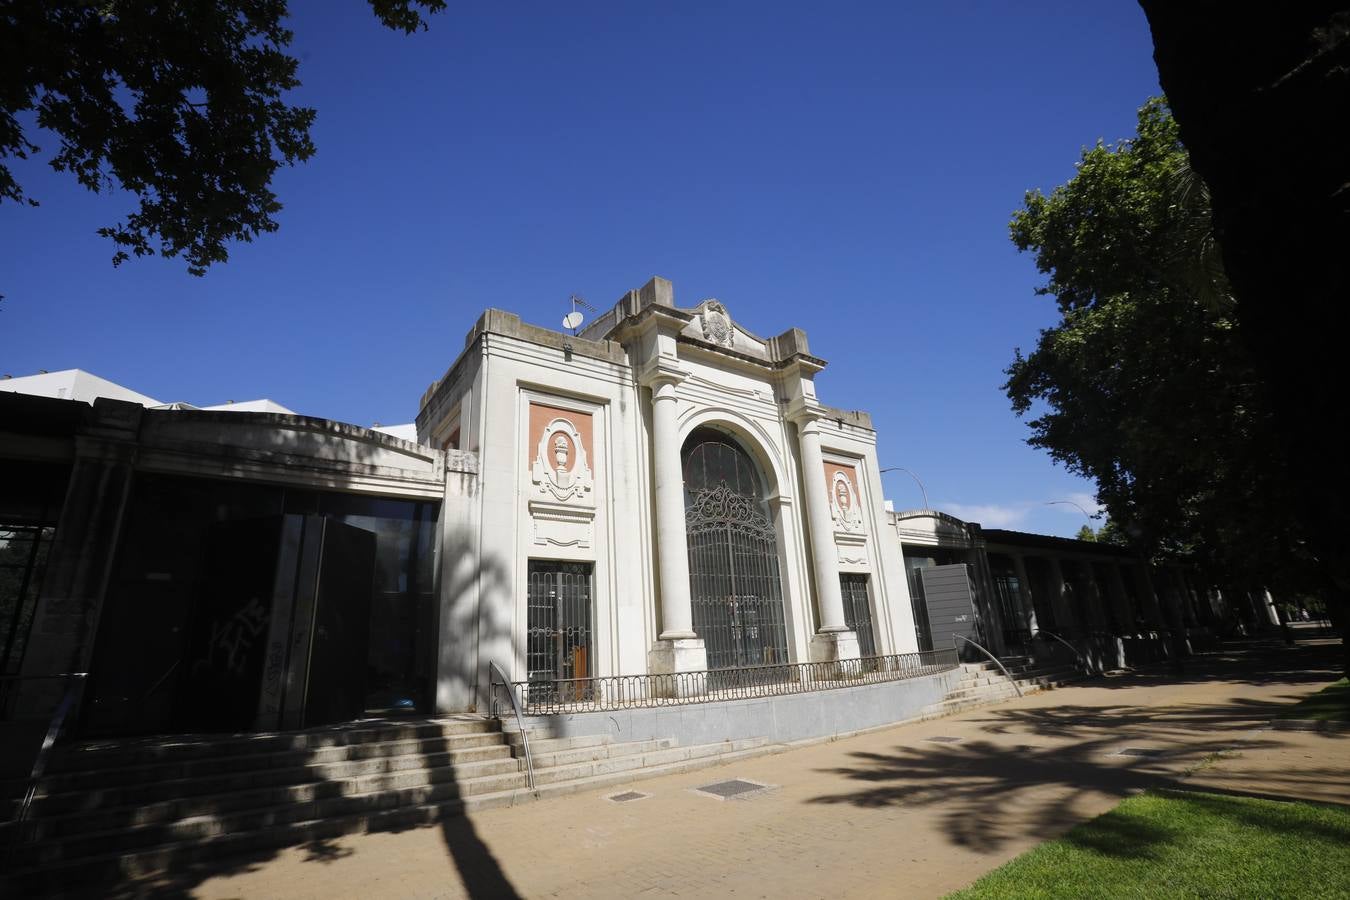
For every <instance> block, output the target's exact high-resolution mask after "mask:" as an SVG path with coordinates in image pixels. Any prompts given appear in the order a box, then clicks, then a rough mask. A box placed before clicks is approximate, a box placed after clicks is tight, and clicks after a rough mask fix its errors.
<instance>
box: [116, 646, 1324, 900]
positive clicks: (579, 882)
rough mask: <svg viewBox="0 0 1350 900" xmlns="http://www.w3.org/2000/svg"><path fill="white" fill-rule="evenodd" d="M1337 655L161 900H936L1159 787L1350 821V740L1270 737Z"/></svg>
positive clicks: (351, 844)
mask: <svg viewBox="0 0 1350 900" xmlns="http://www.w3.org/2000/svg"><path fill="white" fill-rule="evenodd" d="M1332 650H1333V648H1332V647H1330V646H1329V645H1328V644H1327V643H1326V642H1322V643H1321V644H1311V645H1303V646H1300V647H1299V648H1298V649H1296V650H1286V649H1284V648H1282V647H1278V646H1274V645H1272V646H1267V647H1264V648H1249V649H1245V650H1243V651H1241V652H1233V653H1230V654H1227V655H1223V656H1217V657H1208V658H1205V659H1204V660H1203V661H1194V660H1193V661H1192V662H1191V665H1190V667H1189V670H1188V673H1187V677H1183V678H1176V677H1173V676H1172V675H1171V673H1168V672H1162V671H1160V672H1156V673H1152V674H1147V675H1132V676H1128V677H1122V678H1118V679H1108V680H1098V681H1095V682H1092V683H1089V684H1086V685H1084V686H1075V687H1069V688H1062V689H1060V690H1056V691H1051V692H1048V693H1045V694H1039V695H1035V696H1032V697H1027V698H1023V699H1021V700H1015V701H1012V702H1008V703H1004V704H1000V705H999V706H995V707H986V708H984V709H980V710H975V711H973V712H970V713H966V714H963V715H959V716H955V717H952V718H947V719H939V720H936V721H932V722H925V723H922V724H916V725H903V726H898V727H895V728H891V729H887V730H885V731H880V732H875V733H872V734H868V735H861V736H858V737H854V738H849V739H846V740H841V741H837V742H833V743H828V744H821V745H816V746H813V747H807V748H802V749H798V750H793V751H791V752H787V753H782V754H778V755H773V756H765V757H760V758H757V759H753V760H749V761H745V762H740V763H735V764H732V765H728V766H724V767H720V768H713V769H704V770H702V771H699V772H693V773H689V774H685V775H678V776H670V777H665V778H659V779H653V780H650V781H638V782H635V783H633V785H632V786H631V788H632V789H633V790H636V791H640V792H643V793H646V794H650V797H648V798H646V799H642V800H636V801H631V802H627V803H614V802H611V801H608V800H606V799H604V797H605V796H606V795H612V794H614V793H617V792H619V791H622V790H624V788H610V789H607V790H605V791H603V792H594V793H588V794H578V795H575V796H572V797H567V798H562V799H558V800H551V801H545V802H542V803H534V804H528V805H525V806H522V807H518V808H516V809H497V810H491V811H488V812H484V813H480V814H477V815H474V816H472V817H471V818H464V819H458V820H453V821H450V822H448V823H446V824H444V825H443V826H442V827H436V828H420V829H414V830H410V831H406V832H402V833H389V834H369V835H359V836H352V837H348V838H342V839H338V840H334V841H331V842H323V843H321V844H317V845H310V846H306V847H300V848H293V849H289V850H285V851H281V852H278V853H275V854H269V855H268V856H267V857H266V858H264V859H261V860H256V859H255V860H252V861H249V862H247V863H244V862H240V863H239V864H238V867H237V868H234V869H230V868H229V867H228V866H222V867H221V868H220V871H219V874H216V875H213V876H211V877H208V878H206V879H205V880H202V881H200V882H198V881H197V880H196V879H195V878H187V877H185V879H184V880H181V881H179V882H178V883H176V884H172V885H165V886H164V890H163V893H164V894H165V895H170V894H172V895H177V896H194V897H210V898H224V897H322V898H326V900H329V898H337V897H400V898H402V897H461V896H466V895H471V896H480V897H488V896H522V897H532V898H533V897H622V898H646V897H670V896H678V897H727V896H733V897H773V898H783V897H898V896H904V897H935V896H941V895H942V894H944V893H946V892H948V891H950V890H953V889H955V888H958V887H961V886H964V885H966V884H969V883H970V882H971V881H973V880H974V879H975V878H977V877H979V876H980V875H982V874H984V873H985V872H987V871H989V870H990V869H993V868H995V867H997V866H998V865H1000V864H1002V863H1003V862H1005V861H1007V860H1009V859H1011V858H1012V857H1014V856H1016V855H1018V854H1020V853H1022V852H1024V851H1025V850H1027V849H1029V848H1031V847H1032V846H1034V845H1035V844H1037V843H1039V842H1041V841H1043V840H1045V839H1047V838H1051V837H1054V836H1056V835H1057V834H1059V833H1061V832H1063V831H1065V830H1067V829H1068V828H1070V827H1071V826H1073V825H1075V824H1077V823H1079V822H1082V821H1084V820H1086V819H1089V818H1091V817H1093V816H1096V815H1098V814H1099V813H1102V812H1105V811H1106V810H1108V809H1110V808H1111V807H1113V806H1114V805H1115V804H1116V803H1117V802H1119V800H1120V799H1121V798H1122V797H1123V796H1125V795H1127V794H1129V793H1131V792H1133V791H1137V790H1140V789H1143V788H1146V787H1153V786H1178V785H1180V786H1186V787H1193V788H1202V789H1207V790H1220V791H1237V792H1242V793H1247V794H1256V795H1261V796H1271V797H1300V798H1306V799H1313V800H1319V801H1328V802H1336V803H1344V804H1350V753H1348V752H1347V750H1350V735H1347V734H1340V735H1325V734H1310V733H1297V732H1276V731H1271V730H1268V729H1266V728H1265V727H1264V726H1265V722H1266V721H1267V720H1268V719H1269V718H1270V717H1271V715H1272V714H1273V713H1274V712H1276V711H1277V710H1278V708H1279V707H1281V706H1283V705H1285V704H1288V703H1289V702H1291V701H1293V700H1296V699H1299V698H1301V697H1303V696H1306V695H1307V694H1309V693H1311V692H1312V691H1314V690H1317V689H1319V688H1320V687H1321V686H1322V685H1324V684H1325V683H1327V682H1329V681H1331V680H1333V679H1334V678H1335V674H1334V672H1333V666H1334V655H1333V652H1332ZM946 738H957V739H959V741H956V742H941V741H938V740H937V739H946ZM1122 751H1126V752H1124V753H1122ZM729 778H741V779H747V780H751V781H755V782H760V783H763V784H766V785H772V787H770V788H769V789H768V790H765V791H763V792H760V793H757V794H754V795H750V796H747V797H744V798H742V799H730V800H719V799H716V798H713V797H709V796H706V795H703V794H698V793H695V792H694V791H693V790H692V789H693V788H696V787H698V786H699V785H706V784H709V783H712V782H717V781H722V780H726V779H729ZM185 876H186V873H185ZM142 889H144V886H142Z"/></svg>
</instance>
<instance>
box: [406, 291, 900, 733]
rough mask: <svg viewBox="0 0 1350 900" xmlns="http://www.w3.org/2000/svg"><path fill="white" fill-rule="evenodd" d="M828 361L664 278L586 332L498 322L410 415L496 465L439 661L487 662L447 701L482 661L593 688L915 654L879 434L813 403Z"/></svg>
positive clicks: (453, 528) (861, 419)
mask: <svg viewBox="0 0 1350 900" xmlns="http://www.w3.org/2000/svg"><path fill="white" fill-rule="evenodd" d="M824 367H825V361H824V360H822V359H819V358H818V357H815V356H812V355H811V354H810V352H809V349H808V347H807V343H806V335H805V333H803V332H802V331H800V330H798V329H792V330H789V331H785V332H784V333H782V334H780V335H778V336H777V337H774V338H768V339H765V338H761V337H758V336H757V335H755V334H754V333H752V332H750V331H748V330H747V329H746V328H744V327H743V326H742V325H740V324H739V323H737V322H735V321H734V320H733V319H732V317H731V316H730V314H729V313H728V311H727V309H726V308H725V307H724V306H723V305H722V304H720V303H718V302H717V301H715V300H707V301H704V302H703V303H701V304H699V305H698V306H696V307H694V308H692V309H684V308H680V307H678V306H676V305H675V301H674V295H673V289H672V287H671V284H670V282H668V281H666V280H664V279H661V278H654V279H652V280H651V281H650V282H648V283H647V284H646V285H645V286H644V287H642V288H641V289H640V290H636V291H631V292H629V293H628V294H627V295H625V296H624V297H623V298H622V299H620V301H619V302H618V303H617V304H616V305H615V306H614V308H613V309H611V310H610V311H608V312H606V313H604V314H603V315H601V316H600V317H598V318H597V319H596V321H594V322H593V323H592V324H591V325H590V326H589V327H588V328H586V329H585V330H584V331H582V332H581V333H580V334H579V335H576V336H571V335H567V334H562V333H559V332H554V331H550V330H547V329H543V328H538V327H535V326H531V325H526V324H523V323H521V321H520V319H519V318H518V317H516V316H514V315H512V314H510V313H507V312H502V311H498V310H489V311H487V312H486V313H484V314H483V316H482V317H481V318H480V319H479V321H478V323H477V324H476V325H475V326H474V328H473V329H472V330H471V331H470V332H469V335H468V337H467V339H466V341H465V348H464V351H463V352H462V353H461V355H460V357H459V358H458V359H457V360H456V361H455V362H454V364H453V365H452V366H451V367H450V369H449V370H448V371H447V372H446V374H445V376H444V377H442V378H441V379H440V380H439V381H437V382H436V383H435V384H433V385H432V386H431V387H430V388H429V389H428V390H427V392H426V394H425V395H424V396H423V398H422V407H421V411H420V412H419V414H418V417H417V429H418V436H419V439H420V441H421V442H422V443H424V444H430V445H431V446H433V447H437V448H441V449H460V450H464V451H467V452H469V453H471V454H473V455H475V456H477V457H478V459H479V461H480V463H479V472H478V478H477V485H476V490H475V491H474V492H473V495H472V496H471V497H469V498H467V504H466V505H467V507H468V508H467V509H465V510H464V512H463V513H462V514H461V519H460V521H459V522H457V523H456V524H454V525H451V523H450V522H449V519H448V518H447V521H446V531H445V537H444V543H443V547H444V552H445V554H446V557H445V563H444V565H448V566H454V565H456V564H458V565H461V566H464V567H466V571H467V572H469V573H471V574H467V575H465V576H463V579H464V582H465V587H466V590H463V591H456V592H454V593H455V597H454V598H453V599H452V601H451V602H452V603H455V604H457V605H460V606H462V607H463V608H464V610H465V611H467V610H469V609H472V610H476V615H477V618H478V622H479V626H478V629H477V631H476V633H465V632H459V633H456V634H454V635H453V636H450V635H447V636H446V638H447V639H449V640H451V641H453V642H455V643H456V644H457V645H456V646H447V647H446V648H445V649H446V651H448V657H447V658H449V659H455V660H459V661H460V663H459V664H460V665H463V664H464V662H466V661H467V660H470V659H476V660H477V665H476V671H475V672H472V673H471V672H469V671H463V672H462V673H460V674H459V675H458V677H455V678H445V677H443V678H442V681H441V688H442V692H443V693H442V695H441V698H440V703H441V705H443V706H446V707H460V706H464V705H466V704H468V703H470V702H472V701H471V698H470V692H471V691H472V690H474V689H475V688H476V689H477V690H479V691H480V692H481V687H482V685H483V683H484V681H485V676H484V674H483V668H484V667H485V666H486V665H487V663H488V661H490V660H509V661H510V662H511V664H512V665H513V667H514V671H515V673H516V674H517V675H518V676H519V677H521V678H526V677H531V678H533V677H546V676H549V675H550V674H551V676H552V677H555V678H580V677H586V676H597V675H598V676H605V675H619V674H634V673H644V672H678V671H699V670H703V669H706V668H709V667H711V668H714V669H716V668H722V667H728V666H746V665H762V664H775V663H786V662H804V661H807V660H817V661H819V660H834V659H847V658H856V657H857V656H859V654H860V644H861V647H862V650H865V651H866V655H869V656H870V655H877V654H890V653H901V652H908V651H912V650H914V649H916V648H915V639H914V627H913V620H912V614H911V610H910V601H909V594H908V589H907V587H906V582H905V578H904V571H903V567H902V565H901V558H900V548H899V545H898V544H897V543H895V542H894V541H890V540H886V539H885V536H886V535H887V528H886V523H885V518H884V516H885V512H884V505H883V500H882V496H881V481H880V476H879V474H878V469H879V467H878V465H877V455H876V432H875V431H873V429H872V427H871V421H870V419H869V418H868V417H867V415H866V414H864V413H858V412H846V411H843V410H839V409H835V408H833V407H829V406H826V405H824V404H822V403H821V402H820V401H819V400H818V399H817V397H816V389H815V376H816V375H817V373H819V372H820V371H821V370H822V369H824ZM728 476H729V477H728ZM451 502H455V501H448V503H451ZM470 547H477V548H479V549H478V551H477V553H478V556H477V558H474V552H473V551H472V550H470V549H469V548H470ZM452 560H458V561H459V562H458V563H455V562H452ZM841 585H842V589H841Z"/></svg>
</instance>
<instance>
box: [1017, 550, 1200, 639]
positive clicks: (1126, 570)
mask: <svg viewBox="0 0 1350 900" xmlns="http://www.w3.org/2000/svg"><path fill="white" fill-rule="evenodd" d="M994 554H995V555H999V556H1005V557H1007V558H1008V559H1009V560H1011V562H1012V570H1013V574H1014V575H1015V576H1016V578H1017V583H1018V589H1019V595H1020V596H1019V599H1020V603H1021V611H1022V622H1020V623H1017V624H1018V625H1020V626H1022V627H1025V628H1026V629H1027V630H1029V631H1031V632H1032V633H1035V632H1036V631H1038V630H1041V629H1045V630H1048V631H1061V632H1068V633H1085V632H1089V631H1099V632H1100V631H1114V632H1117V633H1130V632H1132V631H1134V630H1135V626H1142V628H1144V629H1145V630H1153V629H1168V630H1175V629H1177V628H1184V627H1186V626H1192V625H1197V624H1203V623H1202V622H1201V621H1200V617H1199V616H1198V615H1197V612H1196V610H1195V609H1194V606H1195V604H1196V603H1198V602H1199V601H1198V600H1197V599H1196V598H1194V597H1192V595H1191V594H1190V586H1189V584H1188V583H1186V581H1185V579H1184V577H1183V576H1182V575H1181V573H1179V572H1177V571H1174V570H1171V569H1161V570H1158V571H1157V572H1156V573H1154V572H1152V571H1150V568H1149V566H1148V565H1147V564H1146V563H1143V562H1139V561H1119V560H1113V559H1091V558H1078V557H1075V556H1065V557H1063V559H1061V558H1060V557H1059V556H1057V555H1055V554H1053V553H1037V552H1031V553H1022V552H1018V551H1016V550H1009V549H1003V548H1000V549H998V550H996V551H994ZM1028 559H1034V560H1038V561H1039V562H1040V564H1041V565H1043V566H1044V569H1043V573H1044V578H1043V579H1040V580H1039V584H1035V585H1033V582H1032V579H1031V574H1030V571H1029V566H1028V565H1027V560H1028ZM1066 563H1067V564H1070V565H1074V566H1082V567H1084V571H1083V572H1082V574H1083V576H1084V577H1082V578H1080V579H1078V587H1079V590H1078V591H1074V590H1071V588H1072V587H1073V586H1074V579H1071V578H1067V577H1066V576H1065V571H1064V565H1065V564H1066ZM1155 574H1156V575H1157V576H1158V578H1160V579H1161V584H1160V586H1157V583H1155V579H1154V576H1155ZM1130 581H1132V582H1133V584H1134V591H1133V592H1131V591H1130V589H1129V586H1128V582H1130ZM1075 595H1076V596H1075ZM1206 599H1208V598H1206ZM1075 601H1076V602H1075ZM1038 605H1039V608H1040V611H1041V612H1042V613H1048V614H1049V618H1051V619H1053V622H1052V623H1051V622H1046V621H1045V619H1046V618H1047V617H1046V616H1044V615H1038V613H1037V607H1038Z"/></svg>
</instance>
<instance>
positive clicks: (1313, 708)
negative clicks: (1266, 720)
mask: <svg viewBox="0 0 1350 900" xmlns="http://www.w3.org/2000/svg"><path fill="white" fill-rule="evenodd" d="M1280 718H1281V719H1319V720H1321V721H1329V722H1350V678H1342V679H1341V680H1340V681H1337V682H1334V683H1332V684H1329V685H1327V686H1326V687H1324V688H1322V690H1320V691H1318V692H1317V693H1315V694H1313V695H1312V696H1311V697H1308V698H1307V699H1305V700H1302V701H1300V702H1299V703H1296V704H1294V705H1293V706H1291V707H1289V708H1288V709H1286V710H1285V711H1284V712H1282V713H1280Z"/></svg>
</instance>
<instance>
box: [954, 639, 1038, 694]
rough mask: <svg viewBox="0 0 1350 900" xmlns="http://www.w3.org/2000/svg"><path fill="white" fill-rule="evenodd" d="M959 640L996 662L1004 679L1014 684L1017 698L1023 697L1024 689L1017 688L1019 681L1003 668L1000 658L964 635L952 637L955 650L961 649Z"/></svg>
mask: <svg viewBox="0 0 1350 900" xmlns="http://www.w3.org/2000/svg"><path fill="white" fill-rule="evenodd" d="M958 640H962V641H965V642H966V643H967V644H969V645H970V646H972V647H974V648H975V649H976V650H978V651H980V652H981V653H983V654H984V655H985V656H987V657H989V658H990V659H992V660H993V661H994V665H996V666H998V668H999V671H1000V672H1002V673H1003V677H1004V678H1006V679H1008V681H1009V682H1011V683H1012V686H1013V690H1014V691H1017V696H1019V697H1020V696H1022V689H1021V688H1020V687H1018V686H1017V680H1016V679H1015V678H1013V677H1012V676H1011V675H1009V674H1008V670H1007V669H1005V668H1003V663H1001V662H999V661H998V657H997V656H995V655H994V654H992V653H990V652H989V651H988V650H986V649H984V648H983V647H981V646H980V645H979V644H977V643H975V642H974V641H972V640H971V639H970V638H968V637H966V636H965V635H964V634H954V635H952V647H953V648H954V649H959V648H957V647H956V642H957V641H958Z"/></svg>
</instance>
